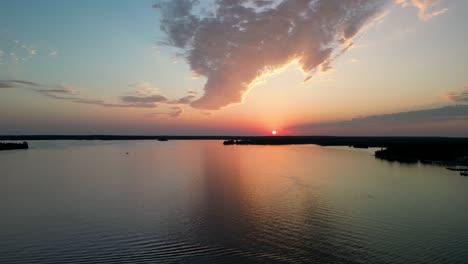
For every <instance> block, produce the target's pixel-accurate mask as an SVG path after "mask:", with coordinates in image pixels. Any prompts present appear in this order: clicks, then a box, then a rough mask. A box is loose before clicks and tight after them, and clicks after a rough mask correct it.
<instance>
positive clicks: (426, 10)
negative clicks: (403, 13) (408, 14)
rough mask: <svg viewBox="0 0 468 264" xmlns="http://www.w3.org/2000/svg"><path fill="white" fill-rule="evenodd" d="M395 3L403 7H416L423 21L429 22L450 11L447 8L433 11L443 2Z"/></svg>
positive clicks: (409, 0)
mask: <svg viewBox="0 0 468 264" xmlns="http://www.w3.org/2000/svg"><path fill="white" fill-rule="evenodd" d="M395 2H396V3H397V4H400V5H402V6H403V7H407V6H413V7H416V8H417V9H418V10H419V11H418V16H419V18H420V19H422V20H428V19H430V18H432V17H435V16H438V15H441V14H443V13H445V12H447V11H448V9H447V8H441V9H437V10H433V9H434V8H435V7H436V6H437V5H439V4H440V2H441V0H395Z"/></svg>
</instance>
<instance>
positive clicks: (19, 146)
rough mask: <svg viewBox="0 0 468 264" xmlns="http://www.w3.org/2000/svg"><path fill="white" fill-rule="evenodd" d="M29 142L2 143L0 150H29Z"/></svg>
mask: <svg viewBox="0 0 468 264" xmlns="http://www.w3.org/2000/svg"><path fill="white" fill-rule="evenodd" d="M28 148H29V145H28V143H27V142H22V143H2V142H0V150H14V149H28Z"/></svg>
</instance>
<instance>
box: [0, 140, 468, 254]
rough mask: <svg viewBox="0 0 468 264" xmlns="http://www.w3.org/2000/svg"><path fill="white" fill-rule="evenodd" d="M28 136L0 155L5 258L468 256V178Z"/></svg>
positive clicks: (299, 149) (369, 164)
mask: <svg viewBox="0 0 468 264" xmlns="http://www.w3.org/2000/svg"><path fill="white" fill-rule="evenodd" d="M30 145H31V147H32V148H31V149H29V150H14V151H3V152H0V169H1V174H0V211H1V217H0V238H1V239H0V262H2V263H115V262H117V263H315V262H317V263H466V260H467V259H468V225H466V223H468V210H466V208H467V202H468V178H467V177H461V176H459V175H458V174H457V173H456V172H452V171H448V170H446V169H445V168H443V167H435V166H428V165H402V164H399V163H389V162H386V161H381V160H377V159H374V157H373V156H372V152H371V151H368V150H357V149H351V148H333V147H320V146H315V145H299V146H223V145H222V142H221V141H169V142H158V141H123V142H118V141H109V142H105V141H36V142H31V143H30ZM127 153H128V154H127Z"/></svg>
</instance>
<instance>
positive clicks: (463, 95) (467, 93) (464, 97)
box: [448, 86, 468, 103]
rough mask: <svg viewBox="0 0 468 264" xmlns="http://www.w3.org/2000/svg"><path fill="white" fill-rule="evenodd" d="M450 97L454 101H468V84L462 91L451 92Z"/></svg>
mask: <svg viewBox="0 0 468 264" xmlns="http://www.w3.org/2000/svg"><path fill="white" fill-rule="evenodd" d="M448 98H449V99H450V100H451V101H453V102H457V103H468V86H466V87H465V88H463V90H461V91H458V92H454V93H449V94H448Z"/></svg>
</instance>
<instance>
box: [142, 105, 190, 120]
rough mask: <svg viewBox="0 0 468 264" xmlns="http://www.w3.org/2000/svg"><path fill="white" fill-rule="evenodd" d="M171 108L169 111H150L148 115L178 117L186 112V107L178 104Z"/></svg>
mask: <svg viewBox="0 0 468 264" xmlns="http://www.w3.org/2000/svg"><path fill="white" fill-rule="evenodd" d="M169 109H170V111H169V112H156V113H150V114H148V115H147V116H148V117H153V116H161V115H163V116H168V117H172V118H178V117H180V116H181V115H182V114H183V113H184V109H182V108H181V107H178V106H174V107H170V108H169Z"/></svg>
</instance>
